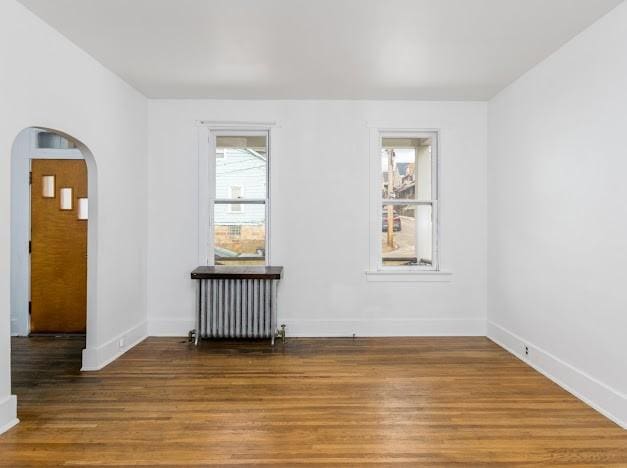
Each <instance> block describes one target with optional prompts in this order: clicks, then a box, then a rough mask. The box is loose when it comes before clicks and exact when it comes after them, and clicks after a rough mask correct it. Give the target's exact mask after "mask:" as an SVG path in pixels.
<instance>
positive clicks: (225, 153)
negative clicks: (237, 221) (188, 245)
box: [215, 135, 268, 210]
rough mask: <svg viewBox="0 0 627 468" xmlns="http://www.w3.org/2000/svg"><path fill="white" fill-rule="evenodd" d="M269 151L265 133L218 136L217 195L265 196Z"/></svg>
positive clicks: (223, 196) (216, 156) (257, 197)
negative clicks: (258, 134)
mask: <svg viewBox="0 0 627 468" xmlns="http://www.w3.org/2000/svg"><path fill="white" fill-rule="evenodd" d="M267 153H268V152H267V138H266V136H265V135H260V136H218V137H216V155H215V161H216V183H215V187H216V198H223V199H226V198H240V197H242V198H256V199H265V198H266V170H267V165H268V164H267V162H268V159H267ZM233 189H235V190H233ZM238 194H239V195H238ZM234 210H237V208H235V209H234Z"/></svg>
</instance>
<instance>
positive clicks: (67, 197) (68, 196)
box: [59, 187, 72, 211]
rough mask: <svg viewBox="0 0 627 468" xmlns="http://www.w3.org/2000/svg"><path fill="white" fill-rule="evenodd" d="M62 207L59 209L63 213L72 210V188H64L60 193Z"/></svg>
mask: <svg viewBox="0 0 627 468" xmlns="http://www.w3.org/2000/svg"><path fill="white" fill-rule="evenodd" d="M59 194H60V201H61V203H60V205H59V209H61V210H63V211H69V210H71V209H72V189H71V188H70V187H63V188H62V189H61V190H60V191H59Z"/></svg>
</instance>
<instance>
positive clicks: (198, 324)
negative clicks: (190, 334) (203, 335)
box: [194, 280, 202, 346]
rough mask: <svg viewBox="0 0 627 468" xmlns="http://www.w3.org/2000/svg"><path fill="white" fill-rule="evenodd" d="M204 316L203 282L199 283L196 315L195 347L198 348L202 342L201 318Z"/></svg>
mask: <svg viewBox="0 0 627 468" xmlns="http://www.w3.org/2000/svg"><path fill="white" fill-rule="evenodd" d="M201 314H202V280H200V281H198V311H197V314H196V333H195V335H196V336H195V337H194V338H195V340H194V345H195V346H198V341H199V340H200V316H201Z"/></svg>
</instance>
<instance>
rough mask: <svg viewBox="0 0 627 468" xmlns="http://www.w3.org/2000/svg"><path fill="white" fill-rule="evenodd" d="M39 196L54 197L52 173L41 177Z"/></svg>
mask: <svg viewBox="0 0 627 468" xmlns="http://www.w3.org/2000/svg"><path fill="white" fill-rule="evenodd" d="M41 196H42V197H44V198H54V176H53V175H45V176H42V177H41Z"/></svg>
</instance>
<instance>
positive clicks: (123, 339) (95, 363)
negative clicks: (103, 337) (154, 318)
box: [81, 321, 148, 371]
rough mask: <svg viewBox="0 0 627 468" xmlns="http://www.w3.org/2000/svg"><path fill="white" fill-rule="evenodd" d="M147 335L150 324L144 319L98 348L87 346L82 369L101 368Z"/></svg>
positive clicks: (84, 351) (92, 369) (93, 369)
mask: <svg viewBox="0 0 627 468" xmlns="http://www.w3.org/2000/svg"><path fill="white" fill-rule="evenodd" d="M147 337H148V324H147V322H146V321H143V322H141V323H139V324H137V325H135V326H134V327H132V328H131V329H129V330H127V331H125V332H124V333H120V334H119V335H118V336H116V337H114V338H113V339H111V340H109V341H107V342H106V343H104V344H103V345H100V346H98V347H97V348H86V349H84V350H83V367H82V369H81V370H82V371H96V370H100V369H102V368H103V367H105V366H106V365H107V364H110V363H111V362H113V361H115V360H116V359H117V358H119V357H120V356H121V355H122V354H124V353H125V352H127V351H128V350H129V349H131V348H132V347H133V346H135V345H137V344H139V343H141V342H142V341H144V340H145V339H146V338H147Z"/></svg>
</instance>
